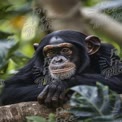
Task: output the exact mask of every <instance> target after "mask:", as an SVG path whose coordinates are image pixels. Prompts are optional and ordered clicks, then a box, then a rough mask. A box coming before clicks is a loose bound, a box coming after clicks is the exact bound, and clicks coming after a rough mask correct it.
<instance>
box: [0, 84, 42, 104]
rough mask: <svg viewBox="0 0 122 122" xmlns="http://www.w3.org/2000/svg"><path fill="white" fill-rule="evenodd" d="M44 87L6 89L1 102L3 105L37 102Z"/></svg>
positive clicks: (12, 86)
mask: <svg viewBox="0 0 122 122" xmlns="http://www.w3.org/2000/svg"><path fill="white" fill-rule="evenodd" d="M43 87H44V86H38V85H37V84H33V85H28V86H27V85H26V86H21V85H20V86H19V84H17V85H15V84H14V85H11V86H8V87H5V88H4V91H3V94H2V96H1V100H2V101H1V102H2V104H3V105H7V104H13V103H18V102H25V101H36V100H37V96H38V94H39V93H40V92H41V91H42V90H43Z"/></svg>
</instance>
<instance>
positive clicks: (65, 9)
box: [37, 0, 122, 44]
mask: <svg viewBox="0 0 122 122" xmlns="http://www.w3.org/2000/svg"><path fill="white" fill-rule="evenodd" d="M81 4H82V3H81V0H37V6H38V7H40V8H43V9H45V10H46V12H47V17H48V18H49V19H50V20H51V27H52V30H54V31H55V30H63V29H71V30H78V31H80V32H83V33H85V34H91V29H90V26H91V27H92V29H95V30H96V31H99V32H102V33H103V34H104V35H106V36H108V37H109V38H111V39H114V40H115V41H116V42H118V43H119V44H122V36H121V34H122V24H121V23H119V22H117V21H115V20H114V19H112V18H111V17H109V16H107V15H105V14H103V13H101V12H99V11H97V9H96V10H95V9H89V8H83V7H82V5H81Z"/></svg>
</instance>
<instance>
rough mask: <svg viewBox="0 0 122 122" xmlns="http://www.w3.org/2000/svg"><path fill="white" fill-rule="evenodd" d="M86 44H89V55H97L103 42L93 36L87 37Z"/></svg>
mask: <svg viewBox="0 0 122 122" xmlns="http://www.w3.org/2000/svg"><path fill="white" fill-rule="evenodd" d="M85 42H86V44H87V48H88V54H89V55H92V54H95V53H96V52H97V51H98V50H99V48H100V46H101V40H100V39H99V38H98V37H96V36H93V35H90V36H87V37H86V38H85Z"/></svg>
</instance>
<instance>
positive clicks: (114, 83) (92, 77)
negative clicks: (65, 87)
mask: <svg viewBox="0 0 122 122" xmlns="http://www.w3.org/2000/svg"><path fill="white" fill-rule="evenodd" d="M96 82H100V83H102V84H104V85H107V86H109V88H110V89H111V90H113V91H116V92H117V93H119V94H120V93H122V74H120V75H118V76H113V77H111V78H109V79H106V78H105V77H104V76H102V75H100V74H83V75H77V76H75V77H73V78H71V81H69V87H73V86H76V85H91V86H95V85H96Z"/></svg>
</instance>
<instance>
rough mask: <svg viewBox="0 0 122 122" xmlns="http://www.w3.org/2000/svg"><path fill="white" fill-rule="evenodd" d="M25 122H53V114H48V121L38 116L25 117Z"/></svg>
mask: <svg viewBox="0 0 122 122" xmlns="http://www.w3.org/2000/svg"><path fill="white" fill-rule="evenodd" d="M26 119H27V122H55V116H54V114H50V115H49V118H48V119H45V118H43V117H40V116H28V117H26Z"/></svg>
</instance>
